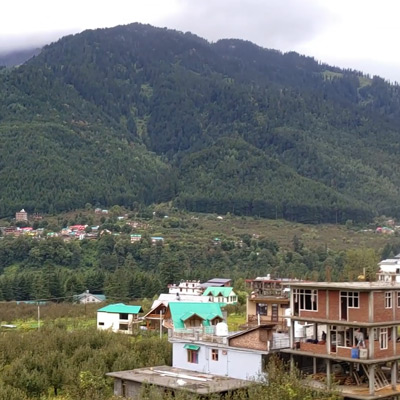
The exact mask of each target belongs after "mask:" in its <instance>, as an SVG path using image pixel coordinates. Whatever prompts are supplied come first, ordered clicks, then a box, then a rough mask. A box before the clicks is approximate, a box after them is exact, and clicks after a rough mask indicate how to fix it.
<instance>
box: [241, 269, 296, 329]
mask: <svg viewBox="0 0 400 400" xmlns="http://www.w3.org/2000/svg"><path fill="white" fill-rule="evenodd" d="M290 282H292V280H290V279H274V278H271V276H270V275H267V276H265V277H257V278H256V279H246V286H247V288H248V289H250V290H251V292H250V295H249V296H248V298H247V313H246V314H247V324H248V326H254V325H260V324H265V323H270V322H273V323H275V324H277V325H278V327H279V328H280V329H286V325H287V317H288V316H290V289H289V286H288V284H289V283H290Z"/></svg>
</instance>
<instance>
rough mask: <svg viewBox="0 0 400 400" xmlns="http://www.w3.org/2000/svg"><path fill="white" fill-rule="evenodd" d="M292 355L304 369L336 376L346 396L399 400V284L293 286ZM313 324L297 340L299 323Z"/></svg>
mask: <svg viewBox="0 0 400 400" xmlns="http://www.w3.org/2000/svg"><path fill="white" fill-rule="evenodd" d="M290 289H291V291H290V304H291V311H292V316H291V321H292V323H291V327H290V349H286V350H282V351H283V352H285V353H289V354H290V355H291V360H292V362H293V363H297V365H298V366H299V367H300V369H303V370H304V371H311V372H312V373H313V375H314V377H315V376H317V374H322V375H323V376H325V378H326V382H327V385H328V387H329V386H330V385H331V384H332V376H334V377H335V380H336V382H337V384H336V385H335V386H336V388H337V389H338V390H340V391H341V392H342V394H343V396H344V397H345V398H349V399H351V398H354V399H368V400H374V399H380V398H392V397H394V396H400V386H399V385H398V384H397V379H398V361H399V360H400V343H399V342H398V325H399V324H400V283H397V282H391V283H390V284H388V283H387V282H379V281H378V282H349V283H331V282H313V283H310V282H309V283H306V282H297V283H294V282H292V283H290ZM293 321H294V322H297V323H299V324H305V325H306V324H307V325H311V329H308V332H309V333H308V334H307V335H301V337H298V334H297V332H296V323H293Z"/></svg>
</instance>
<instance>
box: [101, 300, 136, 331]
mask: <svg viewBox="0 0 400 400" xmlns="http://www.w3.org/2000/svg"><path fill="white" fill-rule="evenodd" d="M141 312H143V310H142V307H140V306H129V305H125V304H123V303H118V304H110V305H108V306H105V307H103V308H100V309H99V310H97V329H99V330H108V329H109V330H111V331H112V332H122V333H128V334H132V333H133V331H134V329H135V327H137V325H138V324H139V323H140V319H139V313H141Z"/></svg>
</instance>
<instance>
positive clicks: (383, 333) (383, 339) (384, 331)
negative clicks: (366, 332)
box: [379, 328, 389, 350]
mask: <svg viewBox="0 0 400 400" xmlns="http://www.w3.org/2000/svg"><path fill="white" fill-rule="evenodd" d="M388 345H389V331H388V328H379V348H380V350H387V349H388Z"/></svg>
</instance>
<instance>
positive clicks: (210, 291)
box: [203, 286, 238, 304]
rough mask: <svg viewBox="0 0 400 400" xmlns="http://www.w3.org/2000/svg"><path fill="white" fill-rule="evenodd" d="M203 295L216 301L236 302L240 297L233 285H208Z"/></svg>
mask: <svg viewBox="0 0 400 400" xmlns="http://www.w3.org/2000/svg"><path fill="white" fill-rule="evenodd" d="M203 296H206V297H208V299H209V301H212V302H214V303H224V304H236V303H237V301H238V297H237V295H236V293H235V292H234V291H233V288H231V287H213V286H210V287H208V288H207V289H206V290H205V291H204V293H203Z"/></svg>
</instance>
